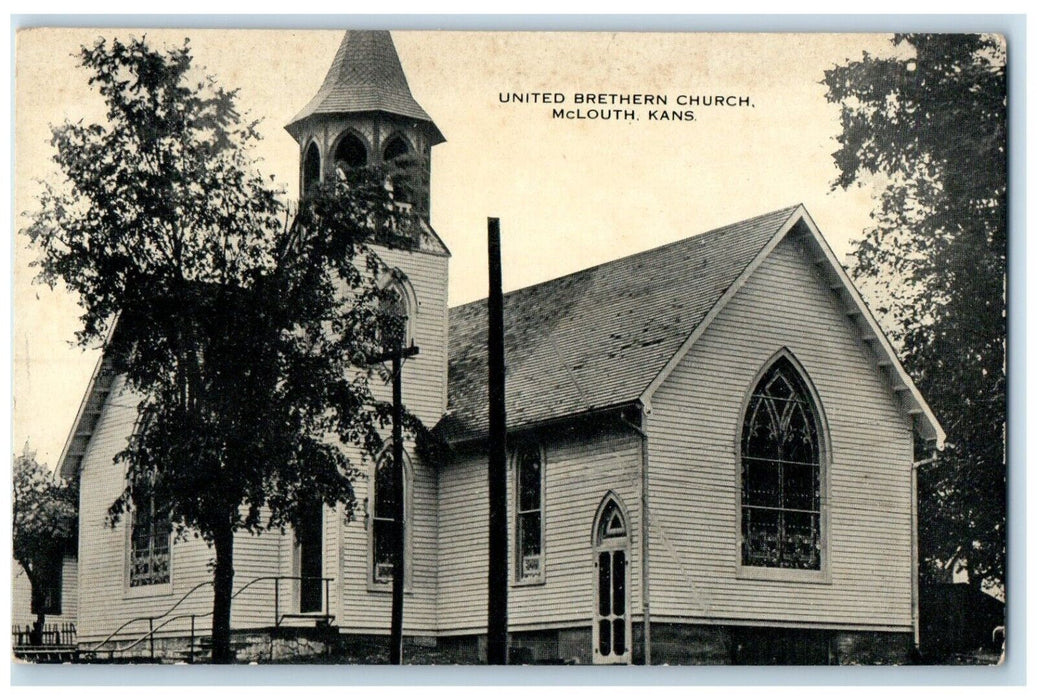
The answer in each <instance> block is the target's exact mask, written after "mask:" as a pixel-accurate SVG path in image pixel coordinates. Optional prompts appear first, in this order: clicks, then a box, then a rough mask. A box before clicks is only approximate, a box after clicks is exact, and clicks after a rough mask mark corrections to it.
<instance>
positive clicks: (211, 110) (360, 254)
mask: <svg viewBox="0 0 1037 700" xmlns="http://www.w3.org/2000/svg"><path fill="white" fill-rule="evenodd" d="M189 48H190V47H189V45H188V44H187V43H185V44H184V45H183V46H182V47H179V48H174V49H167V50H163V51H159V50H154V49H152V48H150V47H149V46H148V45H147V44H146V43H145V42H144V41H143V40H136V39H135V40H131V41H129V42H127V43H123V42H121V41H118V40H114V41H111V42H108V41H105V40H98V41H97V42H96V43H95V44H94V45H93V46H91V47H84V48H83V49H82V50H81V53H80V58H81V62H82V65H83V66H84V67H85V68H86V69H87V70H88V71H89V72H90V74H91V77H90V84H91V85H94V86H95V87H96V88H97V89H98V90H99V92H100V94H101V95H102V96H103V98H104V100H105V102H106V104H107V107H108V111H107V119H106V121H105V123H103V124H83V123H81V122H76V123H65V124H63V125H60V126H58V127H55V128H53V145H54V147H55V151H56V152H55V156H54V160H55V161H56V162H57V164H58V165H59V166H60V168H61V170H62V172H63V173H64V175H65V177H66V181H65V182H63V183H57V184H51V185H48V186H46V187H45V189H44V191H43V193H42V195H41V196H40V198H39V205H40V206H39V209H38V210H37V211H36V212H35V213H33V214H32V223H31V225H29V226H28V227H27V229H26V233H27V234H28V236H29V238H30V239H31V241H32V243H33V245H35V247H36V248H37V250H38V259H37V261H36V265H37V266H38V267H39V270H40V272H39V280H41V281H43V282H45V283H49V284H50V285H52V286H53V285H55V284H59V283H60V284H63V285H64V286H65V287H66V288H68V289H69V290H70V291H72V292H74V293H75V294H76V295H78V298H79V300H80V303H81V306H82V309H83V313H82V317H81V321H82V330H81V331H80V332H79V341H80V342H81V343H83V344H84V345H85V344H89V343H96V342H97V341H99V340H100V339H102V338H104V337H105V336H106V335H107V329H108V328H109V327H110V326H111V324H113V323H115V319H116V318H117V319H118V321H117V325H116V328H115V332H114V333H113V334H112V335H111V338H110V339H109V341H108V346H107V348H106V353H107V354H108V356H109V357H110V358H111V360H112V361H113V363H114V364H115V369H116V370H117V371H118V372H121V373H123V374H124V375H125V377H126V380H127V383H128V385H129V387H130V388H131V389H132V390H133V391H134V392H135V393H136V395H137V396H139V397H140V403H139V408H138V419H137V424H136V427H135V430H134V433H133V435H132V437H131V438H130V440H129V443H128V445H127V447H126V449H125V450H124V451H122V452H121V453H120V454H119V455H118V456H117V458H116V459H117V461H118V462H120V463H121V464H123V465H124V466H125V468H126V475H127V487H126V490H125V492H124V493H123V494H122V496H121V497H120V498H119V499H118V500H117V501H116V502H115V503H114V504H112V507H111V508H110V510H109V516H110V519H111V521H112V522H113V523H114V522H116V521H118V519H119V518H120V517H121V516H123V515H124V514H126V513H127V512H129V511H132V510H133V509H134V508H136V507H148V508H151V507H155V508H158V509H160V510H161V511H164V512H165V513H168V515H169V519H170V521H171V522H172V523H174V525H175V526H176V528H177V530H178V532H179V533H180V534H186V533H189V532H190V533H197V534H199V535H201V536H202V537H203V538H204V539H205V541H206V542H208V543H209V544H210V546H211V547H212V548H213V551H214V559H215V562H214V579H213V582H214V598H213V617H212V626H213V660H214V661H217V662H227V661H230V660H231V658H232V655H231V648H230V612H231V598H232V593H233V577H234V569H233V557H234V534H235V532H237V531H239V530H247V531H250V532H253V533H258V532H260V531H262V530H264V529H266V528H271V527H274V528H283V527H285V526H286V525H289V524H291V523H293V522H296V521H297V520H298V518H300V517H302V514H303V513H304V511H305V507H306V506H307V505H308V504H312V503H313V502H314V501H321V502H323V503H325V504H328V505H333V504H338V505H340V506H341V507H342V510H343V511H344V512H345V513H346V515H347V516H348V515H351V514H352V509H353V506H354V503H355V501H354V496H353V489H352V479H353V477H354V476H355V465H354V463H353V462H352V461H351V460H350V459H349V457H348V456H347V449H346V448H347V447H351V448H352V450H353V454H360V455H364V456H370V455H373V454H375V453H376V452H377V451H378V450H379V449H380V448H381V438H380V429H381V428H383V427H384V425H385V423H386V421H387V420H388V416H389V415H390V410H389V407H388V406H386V405H385V404H384V403H381V402H379V401H376V400H375V398H374V396H373V394H372V390H371V382H372V379H373V377H374V370H373V369H370V368H368V364H367V361H366V358H367V357H371V356H373V355H374V354H377V353H378V352H379V351H380V350H381V347H380V346H381V344H382V343H381V339H382V338H384V337H388V335H394V334H397V333H398V331H397V329H396V328H395V327H394V325H398V324H399V323H401V320H400V319H396V318H394V317H392V315H391V313H389V312H388V311H386V309H390V308H393V307H392V305H391V304H388V303H387V301H388V300H387V299H386V298H385V295H386V294H387V293H389V292H387V291H385V285H384V284H381V283H380V279H381V278H383V277H384V275H385V274H386V271H385V270H384V269H383V265H382V264H381V262H380V261H379V259H378V256H377V255H376V254H375V252H374V250H373V249H372V248H371V247H370V244H371V243H372V242H375V243H381V244H383V245H392V246H406V245H411V244H413V242H414V240H415V238H414V235H412V232H414V231H416V230H417V228H416V225H415V223H414V222H413V221H411V220H410V219H409V215H408V214H406V209H405V208H401V207H398V206H397V205H396V204H395V202H394V200H393V198H392V192H391V188H389V187H387V186H386V182H387V180H386V177H387V175H386V173H383V172H379V171H377V170H374V169H368V170H363V171H357V172H352V173H349V174H348V178H349V180H348V182H347V181H346V179H345V178H343V179H340V180H338V181H336V182H333V183H331V184H329V185H327V186H324V187H322V188H319V189H318V190H317V191H315V192H312V193H309V194H308V196H307V198H306V199H304V200H303V201H302V202H301V203H300V208H299V212H298V214H297V216H295V217H294V219H293V220H292V223H291V225H286V224H285V220H286V219H285V216H286V212H285V211H284V208H283V206H282V205H281V204H280V202H279V197H278V195H279V193H278V192H277V191H276V190H275V189H274V188H273V187H272V186H271V181H270V180H269V179H266V178H264V177H263V176H262V175H261V174H260V173H259V172H258V171H257V169H256V167H255V163H254V162H253V160H252V158H251V156H250V155H249V153H250V151H249V148H250V146H251V145H252V144H253V143H254V142H255V141H256V140H257V139H258V134H257V131H256V124H255V122H249V121H245V120H243V118H242V116H241V115H240V114H239V113H238V111H237V107H236V99H235V97H236V96H235V93H234V92H228V91H226V90H224V89H222V88H221V87H219V85H217V84H216V82H215V80H214V79H213V78H211V77H202V78H200V79H199V78H196V77H193V76H195V71H193V70H192V67H191V54H190V50H189ZM387 334H388V335H387ZM408 425H409V426H410V427H411V428H412V429H414V430H420V429H421V428H420V424H419V423H418V422H417V421H416V420H415V419H413V418H410V417H409V418H408ZM412 432H413V431H412ZM152 504H153V506H152Z"/></svg>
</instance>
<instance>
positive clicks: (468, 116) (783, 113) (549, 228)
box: [11, 29, 892, 466]
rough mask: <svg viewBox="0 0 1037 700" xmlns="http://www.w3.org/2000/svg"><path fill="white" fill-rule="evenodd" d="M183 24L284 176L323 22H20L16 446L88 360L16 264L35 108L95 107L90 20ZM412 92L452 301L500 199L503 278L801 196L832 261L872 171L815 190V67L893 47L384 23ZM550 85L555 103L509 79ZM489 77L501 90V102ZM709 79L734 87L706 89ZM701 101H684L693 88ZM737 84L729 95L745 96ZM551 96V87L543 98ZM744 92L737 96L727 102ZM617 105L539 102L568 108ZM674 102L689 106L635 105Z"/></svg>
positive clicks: (74, 401)
mask: <svg viewBox="0 0 1037 700" xmlns="http://www.w3.org/2000/svg"><path fill="white" fill-rule="evenodd" d="M130 35H134V36H141V35H146V37H147V39H148V40H149V42H151V43H153V44H155V45H179V44H181V43H182V42H183V40H184V38H185V37H189V38H190V45H191V47H192V51H193V55H194V57H195V65H196V66H204V68H205V70H206V72H208V73H210V74H212V75H215V76H216V78H217V79H218V80H219V82H220V83H221V84H222V85H224V86H225V87H228V88H237V89H238V90H239V93H238V98H239V105H240V106H241V107H242V108H243V109H244V110H246V111H247V113H248V114H249V115H250V116H251V117H253V118H259V119H261V120H262V122H261V125H260V132H261V134H262V136H263V140H262V142H261V143H260V145H259V147H258V148H257V150H256V155H257V156H258V157H259V158H261V159H262V163H261V164H260V167H261V169H262V170H263V171H264V172H266V173H269V174H271V175H273V176H274V178H275V180H276V181H277V182H279V183H281V185H283V186H284V188H285V191H286V196H287V197H289V198H295V197H296V196H297V193H298V192H297V190H298V168H299V148H298V145H297V144H296V143H295V141H294V140H293V139H292V137H291V136H290V135H289V134H288V133H287V132H286V131H285V130H284V129H283V125H284V124H286V123H287V122H288V121H289V119H291V117H292V116H294V115H295V114H296V113H297V112H298V111H299V109H301V108H302V107H303V106H304V105H305V104H306V103H307V102H308V101H309V99H310V98H311V97H312V96H313V95H314V94H315V93H316V91H317V89H318V88H319V86H320V84H321V82H322V80H323V79H324V75H325V74H326V72H327V70H328V67H329V66H330V64H331V60H332V58H333V57H334V54H335V50H336V49H337V48H338V44H339V43H340V41H341V39H342V32H341V31H267V30H243V31H225V30H195V29H192V30H169V29H164V30H147V31H145V30H139V29H137V30H113V31H105V30H99V29H89V30H82V29H33V30H23V31H20V32H19V33H18V35H17V39H16V72H15V188H14V198H15V199H14V212H15V217H14V222H13V227H14V232H15V234H14V235H12V238H11V240H12V246H13V248H14V263H13V268H14V305H15V309H14V338H13V348H14V351H13V357H14V375H13V378H14V410H13V418H14V424H13V434H12V446H13V448H14V449H15V450H16V451H19V452H20V450H21V448H22V446H23V445H24V444H25V443H26V441H28V442H29V444H30V445H31V446H32V447H33V448H34V449H36V450H37V457H38V458H39V459H40V460H41V461H44V462H46V463H48V464H50V465H51V466H54V465H55V464H56V462H57V459H58V457H59V455H60V453H61V450H62V447H63V446H64V443H65V440H66V438H67V436H68V433H69V430H70V429H71V427H72V422H73V420H74V419H75V415H76V412H77V409H78V406H79V403H80V401H81V400H82V397H83V393H84V392H85V390H86V385H87V382H88V381H89V378H90V374H91V372H92V370H93V368H94V366H95V364H96V362H97V360H98V357H99V350H98V349H97V348H87V349H83V348H79V347H76V346H75V345H74V333H75V331H76V330H77V329H78V327H79V322H78V316H79V313H80V310H79V307H78V306H77V303H76V300H75V299H74V298H72V297H71V296H70V295H69V294H67V293H66V292H64V291H63V290H61V289H58V290H55V291H52V290H50V289H49V288H47V287H46V286H41V285H38V284H33V283H32V277H33V274H34V272H33V271H32V269H31V268H30V267H29V263H30V262H31V261H32V260H33V258H34V257H35V253H34V252H33V251H32V250H30V249H28V248H27V247H26V244H27V240H26V239H25V238H24V236H21V235H18V234H17V231H19V230H20V229H21V228H22V227H24V226H25V225H26V223H27V221H28V219H27V218H25V217H24V216H21V215H19V213H20V212H27V211H32V210H33V209H34V201H35V196H36V195H37V194H38V192H39V191H40V184H39V181H40V180H43V181H56V178H59V175H58V173H57V171H56V167H55V166H54V164H53V162H52V161H51V156H52V155H53V151H52V149H51V147H50V145H49V140H50V126H51V125H57V124H60V123H62V122H64V121H65V120H72V121H77V120H80V119H83V120H84V121H87V122H91V121H101V120H103V118H104V107H103V103H102V102H101V99H100V97H99V96H97V95H96V94H94V93H93V92H92V90H91V88H90V86H89V85H88V84H87V79H88V77H89V76H88V75H87V73H86V72H85V71H84V70H83V69H82V68H80V67H78V66H77V61H76V58H75V57H74V56H73V55H72V54H73V52H75V51H76V50H77V49H78V47H79V46H81V45H83V44H91V43H93V41H94V40H95V39H96V38H97V37H99V36H104V37H112V36H120V37H123V38H126V37H128V36H130ZM393 38H394V41H395V44H396V47H397V50H398V53H399V55H400V60H401V63H402V64H403V68H404V71H405V73H406V74H407V78H408V81H409V83H410V88H411V92H412V93H413V94H414V97H415V98H416V99H417V101H418V102H419V103H420V104H421V105H422V107H424V109H425V111H426V112H428V114H430V115H431V117H432V118H433V120H434V121H435V122H436V125H437V126H438V127H439V129H440V130H441V131H442V132H443V134H444V136H445V137H446V139H447V140H446V143H443V144H440V145H438V146H436V147H435V148H434V149H433V152H432V193H431V202H432V204H431V224H432V226H433V228H434V229H435V230H436V231H437V232H438V233H439V235H440V237H441V238H442V239H443V240H444V242H445V243H446V245H447V247H448V248H449V249H450V251H451V253H452V259H451V262H450V280H449V298H450V305H451V306H455V305H457V304H461V303H465V302H468V301H472V300H474V299H479V298H482V297H484V296H485V295H486V289H487V272H486V219H487V217H491V216H492V217H499V218H500V220H501V230H502V259H503V278H504V287H505V291H509V290H513V289H518V288H521V287H524V286H527V285H530V284H534V283H536V282H540V281H544V280H547V279H552V278H555V277H559V276H562V275H566V274H569V273H571V272H575V271H577V270H581V269H584V268H586V267H590V266H593V265H597V264H599V263H602V262H606V261H609V260H612V259H615V258H618V257H622V256H624V255H629V254H632V253H636V252H639V251H642V250H647V249H649V248H654V247H656V246H659V245H663V244H665V243H669V242H672V241H676V240H679V239H682V238H686V237H688V236H691V235H694V234H696V233H701V232H703V231H707V230H709V229H711V228H715V227H718V226H722V225H725V224H728V223H733V222H735V221H739V220H741V219H745V218H749V217H752V216H755V215H757V214H762V213H766V212H768V211H772V210H775V209H779V208H782V207H786V206H789V205H792V204H797V203H802V204H804V205H805V206H806V208H807V210H808V211H809V212H810V214H811V215H812V216H813V218H814V220H815V222H816V223H817V224H818V227H819V228H820V230H821V232H822V233H823V234H824V236H825V237H826V238H827V240H828V242H829V243H830V245H831V246H832V248H833V249H834V250H835V252H836V254H837V255H838V256H839V257H840V258H842V257H844V256H845V255H846V254H847V253H848V252H849V251H850V249H851V241H852V240H853V239H855V238H859V237H860V236H861V234H862V232H863V231H864V230H865V229H866V228H868V226H869V224H870V218H869V214H870V212H871V209H872V207H873V204H874V201H875V198H876V197H877V195H878V192H879V190H878V187H879V184H878V183H866V184H864V185H862V186H860V187H855V188H853V189H851V190H849V191H842V190H833V189H832V186H831V183H832V182H833V180H834V179H835V176H836V170H835V165H834V162H833V160H832V155H831V154H832V153H833V152H834V151H835V150H836V148H837V147H838V144H837V142H836V140H835V138H836V136H837V135H838V133H839V110H838V107H837V106H835V105H831V104H829V103H828V102H827V101H826V99H825V90H824V86H823V85H821V84H820V81H821V79H822V77H823V72H824V70H825V69H827V68H831V67H833V66H834V65H837V64H841V63H845V62H846V61H847V60H853V59H856V58H859V57H860V56H861V53H862V51H867V52H869V53H872V54H876V55H886V54H889V53H891V52H892V48H891V45H890V42H889V38H888V36H885V35H874V34H842V35H836V34H666V33H653V34H637V33H578V34H577V33H562V32H554V33H534V32H515V33H501V32H394V33H393ZM543 92H546V93H550V94H551V95H555V94H560V95H561V96H562V98H563V99H564V102H563V103H561V104H542V103H530V102H523V103H518V102H516V101H515V100H514V99H513V98H509V95H510V94H511V93H519V94H525V93H543ZM578 94H579V95H586V94H593V95H599V94H605V95H612V94H615V95H621V94H623V95H657V94H659V95H664V96H665V97H666V98H667V105H666V106H665V107H662V106H654V105H631V104H614V105H605V106H599V105H590V104H576V103H575V101H576V99H577V95H578ZM502 95H503V96H504V98H508V99H506V101H502ZM715 95H722V96H724V97H725V100H724V102H732V103H734V104H733V105H731V106H728V105H726V104H725V105H722V106H714V105H710V106H705V104H704V102H705V101H706V99H705V98H710V97H712V96H715ZM695 97H698V100H699V104H692V105H683V104H680V105H679V104H678V102H688V101H693V100H694V98H695ZM742 98H746V99H742ZM552 99H557V98H552ZM746 102H747V103H748V104H739V103H746ZM595 108H599V109H604V110H613V109H619V110H621V111H626V110H633V111H634V112H635V113H636V118H635V119H627V118H621V119H610V120H602V119H576V118H555V117H554V116H553V110H555V109H563V110H565V111H566V112H569V113H572V114H573V116H576V115H575V110H579V109H582V110H583V115H584V116H586V115H587V111H588V110H590V109H595ZM651 110H657V112H656V116H658V114H659V113H660V112H663V111H666V112H669V111H676V112H681V113H684V112H685V111H688V110H690V111H691V112H693V114H694V120H691V121H689V120H687V119H686V117H687V115H684V116H685V120H680V121H676V120H668V121H663V120H660V119H652V118H651V117H652V115H651V114H650V111H651Z"/></svg>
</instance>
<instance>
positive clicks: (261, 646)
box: [97, 622, 911, 666]
mask: <svg viewBox="0 0 1037 700" xmlns="http://www.w3.org/2000/svg"><path fill="white" fill-rule="evenodd" d="M388 641H389V640H388V635H371V634H340V633H339V632H338V631H337V630H336V629H335V628H320V627H317V628H313V627H282V628H278V629H273V628H268V629H262V630H248V631H239V632H235V633H234V634H233V635H232V642H231V643H232V646H233V648H234V650H235V654H236V655H237V659H238V661H239V662H241V663H331V664H385V663H388V660H389V658H388ZM631 642H632V644H633V647H632V658H633V663H634V664H637V665H640V664H643V663H644V629H643V627H642V625H640V624H634V625H632V639H631ZM198 643H199V640H198V639H196V650H197V649H198V648H199V647H198V646H197V645H198ZM188 647H189V640H188V639H187V638H183V637H179V638H161V639H155V660H156V661H158V662H161V663H176V662H186V661H187V660H188ZM910 653H911V635H910V634H909V633H893V632H851V631H840V630H813V629H793V628H778V627H748V626H724V625H691V624H670V623H658V622H657V623H655V624H653V625H652V664H653V665H671V666H689V665H728V664H737V665H758V664H767V665H783V666H788V665H829V664H839V665H867V664H906V663H909V662H910ZM136 656H137V658H136V660H138V661H147V660H149V659H150V649H149V646H148V644H147V642H144V643H143V644H142V645H141V647H140V649H139V653H138V654H137V655H136ZM203 656H204V657H207V654H203ZM403 658H404V663H406V664H472V665H474V664H484V663H486V636H485V635H462V636H444V637H438V638H437V637H405V638H404V640H403ZM97 660H98V661H104V660H105V657H104V655H103V654H101V655H99V656H98V657H97ZM122 660H123V661H126V660H129V659H126V658H123V659H122ZM509 663H511V664H512V665H524V664H537V665H551V664H590V663H592V650H591V628H590V627H577V628H570V629H560V630H538V631H533V632H513V633H511V635H510V638H509Z"/></svg>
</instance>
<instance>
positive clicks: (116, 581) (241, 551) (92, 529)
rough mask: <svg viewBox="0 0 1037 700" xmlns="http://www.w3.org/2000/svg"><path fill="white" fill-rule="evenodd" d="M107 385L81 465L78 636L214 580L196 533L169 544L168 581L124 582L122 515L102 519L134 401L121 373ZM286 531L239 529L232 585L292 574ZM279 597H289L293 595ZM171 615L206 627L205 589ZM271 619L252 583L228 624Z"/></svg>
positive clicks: (269, 591)
mask: <svg viewBox="0 0 1037 700" xmlns="http://www.w3.org/2000/svg"><path fill="white" fill-rule="evenodd" d="M113 388H114V391H113V392H112V394H111V396H110V398H109V400H108V402H107V404H106V406H105V409H104V412H103V414H102V415H101V418H100V421H99V422H98V425H97V429H96V431H95V433H94V436H93V439H92V440H91V442H90V445H89V447H88V450H87V453H86V455H85V457H84V459H83V463H82V465H83V466H82V468H83V472H82V478H81V486H80V531H79V573H80V575H79V581H80V587H79V605H78V617H79V625H78V633H79V638H80V640H81V641H84V642H90V641H99V640H100V639H101V638H103V637H105V636H107V635H108V634H109V633H110V632H112V631H114V630H115V629H116V628H117V627H119V626H120V625H121V624H122V623H124V622H126V621H128V620H130V619H132V618H134V617H139V616H148V615H161V614H163V613H164V612H166V611H167V610H168V609H169V608H170V607H171V606H173V604H174V603H176V602H177V601H178V600H179V599H180V598H181V597H182V596H184V595H185V594H187V593H188V592H189V591H190V590H191V589H192V588H194V587H195V586H196V585H197V584H200V583H202V582H204V581H211V580H212V574H211V571H210V566H209V565H210V561H211V560H212V558H213V555H214V553H213V550H212V549H210V548H209V547H208V546H207V545H206V544H205V542H204V541H203V540H201V539H199V538H188V539H186V540H179V541H174V543H173V551H172V558H171V568H172V575H171V583H170V585H168V586H155V587H136V588H130V587H129V585H128V583H127V572H128V559H127V557H128V546H129V543H128V533H127V527H128V522H127V518H125V517H124V518H122V519H121V520H120V521H119V523H118V524H117V525H116V526H115V527H114V528H111V527H108V525H107V524H106V522H105V521H106V516H107V512H108V507H109V506H110V505H111V504H112V503H113V502H114V500H115V499H116V498H117V497H118V496H119V494H120V493H121V492H122V489H123V487H124V483H125V472H124V468H123V467H122V466H121V465H116V464H115V463H114V457H115V455H116V453H118V452H119V451H120V450H122V449H123V448H124V447H125V446H126V441H127V439H128V436H129V435H130V433H131V431H132V429H133V423H134V418H135V416H136V411H135V409H134V408H133V407H134V405H135V403H136V399H135V398H134V397H133V396H132V395H131V394H130V393H129V392H127V391H125V390H124V382H123V380H122V378H119V379H117V380H116V383H115V385H114V387H113ZM286 537H290V536H285V535H282V534H281V533H280V532H276V531H275V532H268V533H264V534H263V535H259V536H254V535H250V534H248V533H246V532H241V533H238V535H237V536H236V537H235V543H234V570H235V577H234V590H235V591H237V590H239V589H240V588H241V587H243V586H244V585H245V584H246V583H248V581H250V580H251V579H253V578H256V577H260V576H274V575H277V574H282V575H290V574H291V573H292V570H291V560H290V558H287V557H286V556H285V554H284V550H286V549H288V547H286V545H285V541H286ZM289 542H290V541H289ZM286 560H287V561H286ZM282 593H284V594H286V596H287V595H288V594H290V593H291V591H290V590H289V588H288V584H283V586H282ZM282 601H283V602H288V603H290V602H291V599H290V598H289V599H288V600H287V601H286V600H285V598H282ZM285 611H287V610H285ZM176 613H177V614H181V613H185V614H186V613H195V614H197V615H198V616H199V617H198V619H197V620H196V629H197V630H198V631H204V630H208V629H210V627H211V624H210V622H211V614H212V592H211V588H209V587H203V588H201V589H200V590H198V591H196V592H195V593H193V594H191V595H190V596H189V597H188V598H187V599H186V600H185V601H184V602H183V603H182V604H181V605H180V606H179V607H177V609H176ZM273 620H274V610H273V583H272V582H263V583H257V584H256V585H254V586H252V587H251V588H249V589H248V590H245V591H244V592H243V593H242V594H241V595H239V596H238V597H237V598H236V599H235V600H234V603H233V606H232V620H231V624H232V626H233V627H234V628H235V629H245V628H254V627H264V626H268V625H271V624H273ZM189 626H190V621H189V620H186V619H185V620H179V621H175V622H172V623H170V624H169V626H167V627H166V628H165V629H164V630H163V632H169V633H182V632H184V631H186V630H187V629H188V628H189ZM146 630H147V623H146V622H141V623H135V624H134V625H132V626H131V627H129V628H127V630H126V633H125V634H124V635H120V636H123V637H125V638H129V637H135V636H139V634H142V633H143V632H144V631H146Z"/></svg>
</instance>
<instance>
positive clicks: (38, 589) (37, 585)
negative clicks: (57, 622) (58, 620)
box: [22, 564, 47, 647]
mask: <svg viewBox="0 0 1037 700" xmlns="http://www.w3.org/2000/svg"><path fill="white" fill-rule="evenodd" d="M22 569H23V570H24V571H25V574H26V576H28V578H29V590H30V591H31V593H30V596H31V598H30V600H31V604H30V610H32V612H33V613H35V614H36V621H35V622H34V623H33V625H32V629H31V630H30V631H29V644H30V645H31V646H34V647H38V646H41V645H42V644H43V625H44V624H45V623H46V618H47V616H46V614H45V613H44V612H43V609H44V604H45V602H46V601H45V598H46V595H45V594H44V592H43V580H42V577H40V576H39V575H32V574H30V573H29V572H30V571H34V572H35V571H38V570H37V569H35V568H32V569H30V567H27V566H25V565H24V564H22Z"/></svg>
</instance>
